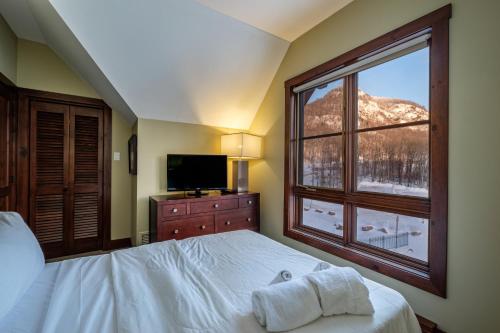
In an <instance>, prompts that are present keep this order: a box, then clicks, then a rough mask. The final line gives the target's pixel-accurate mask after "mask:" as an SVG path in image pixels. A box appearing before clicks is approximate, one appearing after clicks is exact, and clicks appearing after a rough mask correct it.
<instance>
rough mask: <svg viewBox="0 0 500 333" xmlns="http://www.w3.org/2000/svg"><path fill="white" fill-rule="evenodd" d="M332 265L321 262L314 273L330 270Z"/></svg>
mask: <svg viewBox="0 0 500 333" xmlns="http://www.w3.org/2000/svg"><path fill="white" fill-rule="evenodd" d="M331 267H332V265H330V264H329V263H327V262H324V261H321V262H319V263H318V264H317V265H316V267H314V270H313V272H319V271H323V270H325V269H328V268H331Z"/></svg>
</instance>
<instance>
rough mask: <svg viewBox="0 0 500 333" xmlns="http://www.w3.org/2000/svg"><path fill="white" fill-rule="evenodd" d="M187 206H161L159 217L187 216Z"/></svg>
mask: <svg viewBox="0 0 500 333" xmlns="http://www.w3.org/2000/svg"><path fill="white" fill-rule="evenodd" d="M186 211H187V209H186V204H185V203H184V204H171V205H161V206H159V215H160V216H159V217H160V218H166V217H173V216H182V215H186Z"/></svg>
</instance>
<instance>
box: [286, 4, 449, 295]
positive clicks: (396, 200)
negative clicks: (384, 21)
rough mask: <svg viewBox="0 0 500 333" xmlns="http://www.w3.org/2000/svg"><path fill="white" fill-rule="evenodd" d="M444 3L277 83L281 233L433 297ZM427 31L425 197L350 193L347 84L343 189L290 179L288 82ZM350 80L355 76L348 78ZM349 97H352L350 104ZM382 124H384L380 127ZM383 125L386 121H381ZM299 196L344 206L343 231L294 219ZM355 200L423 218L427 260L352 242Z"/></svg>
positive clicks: (441, 228)
mask: <svg viewBox="0 0 500 333" xmlns="http://www.w3.org/2000/svg"><path fill="white" fill-rule="evenodd" d="M450 18H451V5H447V6H444V7H442V8H440V9H438V10H436V11H434V12H431V13H430V14H428V15H425V16H423V17H421V18H419V19H417V20H415V21H412V22H410V23H408V24H406V25H404V26H402V27H400V28H398V29H396V30H393V31H391V32H389V33H387V34H385V35H382V36H381V37H378V38H376V39H374V40H372V41H370V42H368V43H366V44H364V45H361V46H359V47H357V48H355V49H353V50H351V51H349V52H347V53H344V54H342V55H340V56H338V57H336V58H334V59H332V60H330V61H327V62H326V63H323V64H321V65H319V66H317V67H315V68H312V69H310V70H308V71H306V72H304V73H302V74H300V75H298V76H296V77H294V78H291V79H289V80H287V81H286V82H285V188H284V226H283V227H284V228H283V233H284V235H285V236H287V237H290V238H293V239H295V240H298V241H300V242H303V243H306V244H308V245H311V246H313V247H316V248H319V249H321V250H324V251H326V252H329V253H331V254H334V255H336V256H339V257H341V258H344V259H346V260H349V261H352V262H354V263H357V264H359V265H362V266H364V267H367V268H369V269H372V270H374V271H377V272H379V273H381V274H385V275H388V276H390V277H393V278H395V279H398V280H400V281H403V282H405V283H408V284H410V285H413V286H415V287H417V288H420V289H423V290H426V291H428V292H431V293H433V294H436V295H439V296H441V297H446V269H447V267H446V266H447V228H448V226H447V223H448V222H447V220H448V77H449V69H448V63H449V60H448V58H449V36H448V35H449V19H450ZM425 30H430V31H431V32H430V33H431V37H430V43H429V50H430V51H429V52H430V53H429V54H430V78H429V79H430V82H429V86H430V91H429V100H430V104H429V106H430V120H429V137H430V140H429V157H430V162H429V173H430V176H429V177H430V178H429V197H428V198H416V197H405V196H395V195H387V194H381V193H368V192H356V191H355V189H354V188H353V184H355V182H354V181H355V179H354V173H355V167H354V158H353V157H354V156H353V154H352V152H354V147H353V144H354V143H353V137H354V135H355V133H354V131H352V130H351V129H352V128H354V125H352V123H353V122H354V121H355V119H353V118H354V114H355V112H353V111H352V110H355V109H354V108H353V105H356V100H355V98H357V96H356V93H355V91H347V93H346V95H347V98H346V99H345V101H346V103H347V105H346V108H347V109H348V110H351V111H350V112H345V116H346V119H345V120H344V121H345V122H346V125H344V128H345V130H346V133H345V137H348V136H351V139H346V140H345V141H346V142H345V143H344V161H343V163H344V184H343V187H344V189H343V190H340V191H339V190H332V189H322V188H314V189H310V188H307V187H304V186H299V184H298V183H297V181H298V180H297V178H298V177H297V176H296V175H297V170H298V169H297V168H298V166H299V161H298V157H299V154H298V142H299V140H298V126H300V123H299V120H300V115H299V110H298V107H297V104H298V103H297V99H298V95H299V94H298V93H294V91H293V89H294V88H295V87H298V86H300V85H302V84H304V83H307V82H310V81H312V80H314V79H317V78H319V77H322V76H324V75H325V74H327V73H329V72H332V71H333V70H335V69H336V68H339V67H340V66H348V65H351V64H353V63H355V62H356V61H357V59H358V58H359V57H362V56H364V55H366V54H369V53H371V52H374V51H377V50H380V49H381V48H383V47H387V46H389V45H391V44H393V43H394V42H397V41H399V40H402V39H404V38H406V37H409V36H412V35H414V34H417V33H419V32H422V31H425ZM355 77H356V76H355V75H351V76H346V77H345V80H347V81H348V82H347V83H345V85H344V87H347V89H353V87H354V88H355V87H356V82H349V80H353V79H354V78H355ZM354 80H355V79H354ZM353 103H354V104H353ZM384 127H385V126H384ZM389 127H391V126H389ZM301 198H306V199H316V200H322V201H327V202H333V203H342V204H343V205H344V237H343V238H339V237H336V236H333V234H331V233H326V232H321V231H320V230H316V229H313V228H309V227H307V226H303V225H300V219H301V214H302V209H301V204H300V203H301V200H300V199H301ZM355 207H360V208H368V209H375V210H381V211H385V212H389V213H398V214H407V215H410V216H415V217H421V218H426V219H428V220H429V251H428V261H427V262H419V261H418V260H410V259H409V258H408V257H405V256H402V255H398V254H390V253H388V251H383V250H377V249H376V248H374V247H370V246H368V245H363V244H362V243H360V242H355V241H354V231H353V230H352V229H353V226H355V224H354V218H353V216H354V214H355Z"/></svg>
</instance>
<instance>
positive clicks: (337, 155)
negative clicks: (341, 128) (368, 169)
mask: <svg viewBox="0 0 500 333" xmlns="http://www.w3.org/2000/svg"><path fill="white" fill-rule="evenodd" d="M342 162H343V148H342V136H331V137H326V138H320V139H308V140H303V141H302V168H301V174H299V183H300V184H302V185H307V186H316V187H327V188H335V189H342V188H343V182H342V180H343V177H342V175H343V165H342Z"/></svg>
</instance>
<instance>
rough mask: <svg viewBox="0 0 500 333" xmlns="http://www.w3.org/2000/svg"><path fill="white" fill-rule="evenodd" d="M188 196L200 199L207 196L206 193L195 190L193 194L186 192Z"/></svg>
mask: <svg viewBox="0 0 500 333" xmlns="http://www.w3.org/2000/svg"><path fill="white" fill-rule="evenodd" d="M187 195H188V196H191V197H197V198H201V196H202V195H208V192H202V191H201V189H199V188H197V189H196V190H195V191H194V192H188V193H187Z"/></svg>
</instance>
